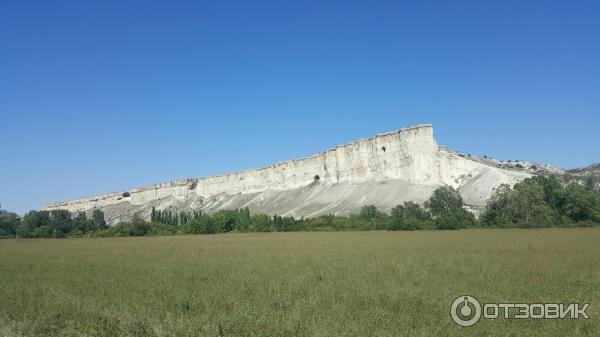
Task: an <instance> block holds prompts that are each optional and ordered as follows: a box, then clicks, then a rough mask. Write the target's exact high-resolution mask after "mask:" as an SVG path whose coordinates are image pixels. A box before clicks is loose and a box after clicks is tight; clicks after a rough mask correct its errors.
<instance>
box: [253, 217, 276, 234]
mask: <svg viewBox="0 0 600 337" xmlns="http://www.w3.org/2000/svg"><path fill="white" fill-rule="evenodd" d="M271 225H272V222H271V218H269V216H268V215H266V214H255V215H253V216H252V218H251V221H250V231H251V232H269V231H270V230H271Z"/></svg>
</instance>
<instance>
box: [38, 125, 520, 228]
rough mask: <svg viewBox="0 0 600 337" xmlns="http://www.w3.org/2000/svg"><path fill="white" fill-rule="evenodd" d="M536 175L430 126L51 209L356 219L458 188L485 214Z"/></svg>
mask: <svg viewBox="0 0 600 337" xmlns="http://www.w3.org/2000/svg"><path fill="white" fill-rule="evenodd" d="M530 175H531V174H529V173H527V172H522V171H517V170H511V169H503V168H499V167H497V166H494V165H486V164H485V163H482V162H480V161H477V160H473V159H470V158H468V157H465V156H463V155H460V154H458V153H456V152H454V151H451V150H449V149H446V148H443V147H439V146H438V145H437V143H436V141H435V138H434V136H433V128H432V127H431V125H428V124H426V125H418V126H414V127H409V128H404V129H400V130H398V131H394V132H389V133H385V134H380V135H377V136H375V137H372V138H369V139H363V140H359V141H356V142H353V143H349V144H346V145H341V146H338V147H336V148H333V149H330V150H327V151H325V152H321V153H318V154H315V155H313V156H310V157H306V158H301V159H296V160H289V161H284V162H280V163H278V164H274V165H271V166H269V167H265V168H261V169H255V170H247V171H242V172H236V173H230V174H222V175H217V176H212V177H206V178H200V179H185V180H177V181H172V182H168V183H162V184H156V185H150V186H146V187H142V188H137V189H133V190H128V191H124V192H115V193H108V194H103V195H99V196H96V197H91V198H85V199H78V200H72V201H67V202H61V203H56V204H51V205H48V206H46V207H45V209H46V210H52V209H67V210H69V211H71V212H79V211H85V212H91V211H92V210H93V209H95V208H100V209H102V210H103V211H104V212H105V215H106V218H107V221H109V223H116V222H118V221H120V220H123V219H127V218H129V217H131V216H132V215H133V214H135V213H136V212H137V213H140V214H141V215H142V216H146V217H147V216H148V214H149V212H150V210H151V208H152V207H156V208H157V209H167V208H169V209H172V210H186V211H189V210H203V211H209V212H211V211H216V210H219V209H232V208H239V207H249V208H250V210H251V211H253V212H264V213H267V214H279V215H294V216H305V217H311V216H317V215H320V214H329V213H334V214H348V213H355V212H358V210H359V209H360V208H361V207H362V206H364V205H369V204H374V205H376V206H377V207H378V208H379V209H382V210H384V211H389V209H390V208H391V207H393V206H395V205H397V204H399V203H401V202H404V201H416V202H423V201H424V200H426V199H427V198H428V197H429V196H430V195H431V193H432V192H433V190H434V189H435V188H437V187H438V186H440V185H450V186H452V187H455V188H457V189H458V190H459V191H460V193H461V194H462V196H463V198H464V199H465V202H466V203H467V204H469V205H470V206H471V207H473V208H478V207H482V206H483V205H484V204H485V202H486V200H487V199H488V198H489V196H490V195H491V193H492V191H493V189H494V188H495V187H497V186H498V185H500V184H503V183H507V184H514V183H516V182H517V181H519V180H522V179H524V178H526V177H528V176H530Z"/></svg>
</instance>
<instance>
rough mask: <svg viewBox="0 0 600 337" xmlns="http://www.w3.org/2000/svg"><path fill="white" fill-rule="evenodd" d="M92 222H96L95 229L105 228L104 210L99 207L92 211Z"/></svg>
mask: <svg viewBox="0 0 600 337" xmlns="http://www.w3.org/2000/svg"><path fill="white" fill-rule="evenodd" d="M92 222H93V224H94V228H95V229H105V228H107V226H106V221H105V220H104V212H102V211H101V210H99V209H95V210H93V211H92Z"/></svg>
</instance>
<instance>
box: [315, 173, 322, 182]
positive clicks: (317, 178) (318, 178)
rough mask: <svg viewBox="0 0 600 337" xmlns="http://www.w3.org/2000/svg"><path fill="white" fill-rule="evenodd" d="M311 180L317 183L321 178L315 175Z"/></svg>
mask: <svg viewBox="0 0 600 337" xmlns="http://www.w3.org/2000/svg"><path fill="white" fill-rule="evenodd" d="M313 179H314V180H315V182H317V181H319V180H321V177H319V175H318V174H316V175H315V177H314V178H313Z"/></svg>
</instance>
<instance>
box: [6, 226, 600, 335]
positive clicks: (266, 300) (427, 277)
mask: <svg viewBox="0 0 600 337" xmlns="http://www.w3.org/2000/svg"><path fill="white" fill-rule="evenodd" d="M462 294H469V295H473V296H475V297H477V298H478V299H479V300H480V301H482V302H499V301H500V302H505V303H506V302H533V303H540V302H567V303H571V302H577V303H583V302H588V303H591V304H590V308H589V309H588V310H587V313H588V314H589V315H590V319H587V320H585V319H579V320H570V319H564V320H515V319H512V320H504V319H498V320H481V321H480V322H479V323H478V324H476V325H475V326H473V327H469V328H461V327H459V326H457V325H455V324H454V322H453V321H452V320H451V319H450V315H449V312H450V304H451V302H452V301H453V300H454V298H456V297H457V296H459V295H462ZM599 308H600V229H546V230H461V231H420V232H378V231H372V232H312V233H266V234H224V235H212V236H171V237H143V238H110V239H47V240H1V241H0V336H4V335H5V336H13V335H14V336H21V335H23V336H465V335H473V336H553V335H556V336H567V335H569V336H598V335H599V334H600V310H599Z"/></svg>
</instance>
